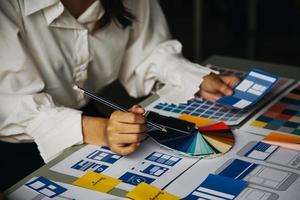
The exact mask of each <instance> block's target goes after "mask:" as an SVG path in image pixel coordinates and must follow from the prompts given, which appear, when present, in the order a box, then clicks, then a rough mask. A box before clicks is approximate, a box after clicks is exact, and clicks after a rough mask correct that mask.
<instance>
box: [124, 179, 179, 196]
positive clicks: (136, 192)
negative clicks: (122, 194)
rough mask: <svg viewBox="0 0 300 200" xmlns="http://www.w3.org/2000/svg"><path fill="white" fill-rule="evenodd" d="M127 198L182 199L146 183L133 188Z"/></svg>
mask: <svg viewBox="0 0 300 200" xmlns="http://www.w3.org/2000/svg"><path fill="white" fill-rule="evenodd" d="M126 196H127V197H129V198H131V199H134V200H143V199H153V200H155V199H157V200H179V199H180V197H177V196H175V195H173V194H170V193H168V192H166V191H163V190H161V189H159V188H157V187H155V186H153V185H149V184H147V183H145V182H141V183H140V184H139V185H137V186H136V187H135V188H133V190H131V191H130V192H129V193H127V194H126Z"/></svg>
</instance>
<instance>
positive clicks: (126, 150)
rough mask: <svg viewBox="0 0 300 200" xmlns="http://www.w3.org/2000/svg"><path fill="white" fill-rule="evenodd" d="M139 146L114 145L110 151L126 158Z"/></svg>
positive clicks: (135, 144) (136, 144)
mask: <svg viewBox="0 0 300 200" xmlns="http://www.w3.org/2000/svg"><path fill="white" fill-rule="evenodd" d="M140 145H141V144H140V143H132V144H129V145H115V146H112V148H111V150H112V151H113V152H115V153H117V154H119V155H122V156H126V155H129V154H131V153H133V152H134V151H136V149H137V148H138V147H139V146H140Z"/></svg>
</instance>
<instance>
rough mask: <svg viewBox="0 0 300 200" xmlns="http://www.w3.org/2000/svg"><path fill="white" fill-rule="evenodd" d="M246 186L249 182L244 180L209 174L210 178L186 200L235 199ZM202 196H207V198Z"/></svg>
mask: <svg viewBox="0 0 300 200" xmlns="http://www.w3.org/2000/svg"><path fill="white" fill-rule="evenodd" d="M246 186H247V182H246V181H243V180H237V179H232V178H228V177H224V176H220V175H213V174H209V175H208V177H207V178H206V179H205V180H204V181H203V182H202V183H201V184H200V185H199V186H198V187H197V188H196V189H195V190H194V191H193V192H192V193H191V194H189V195H188V196H187V197H185V198H184V199H185V200H195V199H198V198H200V199H208V198H209V199H234V198H235V197H237V196H238V195H239V194H240V193H241V192H242V191H243V189H244V188H245V187H246ZM202 195H205V197H203V196H202Z"/></svg>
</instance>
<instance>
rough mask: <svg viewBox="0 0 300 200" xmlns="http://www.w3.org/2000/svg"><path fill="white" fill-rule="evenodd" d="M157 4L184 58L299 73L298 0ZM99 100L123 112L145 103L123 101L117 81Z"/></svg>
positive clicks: (207, 0)
mask: <svg viewBox="0 0 300 200" xmlns="http://www.w3.org/2000/svg"><path fill="white" fill-rule="evenodd" d="M159 2H160V4H161V7H162V9H163V11H164V13H165V16H166V18H167V21H168V24H169V27H170V31H171V33H172V35H173V38H175V39H178V40H179V41H180V42H181V43H182V44H183V54H184V56H185V57H187V58H188V59H190V60H192V61H193V62H198V63H201V62H202V61H204V60H205V59H207V58H208V57H210V56H212V55H215V54H217V55H224V56H231V57H238V58H245V59H251V60H259V61H265V62H271V63H280V64H283V66H284V65H295V66H298V67H299V69H300V0H159ZM197 7H200V9H198V10H197V9H196V8H197ZM197 15H198V20H196V19H197ZM199 19H200V21H199ZM196 27H198V31H199V32H198V33H197V28H196ZM299 77H300V74H299ZM116 91H117V92H116ZM101 95H102V96H104V97H106V98H108V99H110V100H112V101H114V102H116V103H118V104H121V105H123V106H125V107H127V108H130V107H131V105H132V104H134V103H138V102H140V101H141V100H143V99H144V98H145V97H144V98H138V99H135V98H131V97H129V96H128V94H127V93H126V91H125V90H124V88H123V87H122V86H121V85H120V83H119V82H118V81H117V82H114V83H113V84H111V85H110V86H108V87H107V88H106V89H104V90H103V91H102V92H101ZM120 97H123V98H120ZM101 110H105V108H103V107H101ZM108 110H109V109H108ZM105 113H109V112H108V111H105Z"/></svg>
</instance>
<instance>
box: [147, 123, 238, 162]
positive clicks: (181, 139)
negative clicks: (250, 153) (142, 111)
mask: <svg viewBox="0 0 300 200" xmlns="http://www.w3.org/2000/svg"><path fill="white" fill-rule="evenodd" d="M166 129H167V131H168V132H167V133H165V132H162V131H159V130H152V131H150V132H148V134H149V135H150V136H151V137H152V138H153V139H154V140H155V141H157V142H158V143H159V144H160V145H162V146H164V147H166V148H168V149H170V150H172V151H175V152H176V153H180V154H183V155H187V156H197V157H203V158H211V157H215V156H219V155H222V154H224V153H226V152H227V151H229V150H230V149H231V148H232V146H233V145H234V136H233V134H232V132H231V129H230V128H229V127H228V126H227V125H226V124H225V123H224V122H219V123H215V124H212V125H208V126H204V127H200V128H199V129H195V132H193V133H191V134H186V133H182V132H179V131H175V130H173V129H169V128H166Z"/></svg>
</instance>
